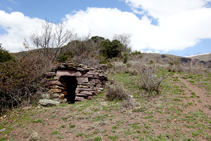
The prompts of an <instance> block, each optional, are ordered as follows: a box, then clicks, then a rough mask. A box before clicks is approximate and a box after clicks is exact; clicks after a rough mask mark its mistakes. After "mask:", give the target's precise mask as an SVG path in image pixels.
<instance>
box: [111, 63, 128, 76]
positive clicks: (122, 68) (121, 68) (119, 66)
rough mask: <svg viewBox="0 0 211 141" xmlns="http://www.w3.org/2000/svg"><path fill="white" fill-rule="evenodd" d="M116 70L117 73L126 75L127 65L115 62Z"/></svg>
mask: <svg viewBox="0 0 211 141" xmlns="http://www.w3.org/2000/svg"><path fill="white" fill-rule="evenodd" d="M114 68H115V71H116V72H117V73H125V71H126V69H127V65H126V64H123V63H122V62H115V63H114Z"/></svg>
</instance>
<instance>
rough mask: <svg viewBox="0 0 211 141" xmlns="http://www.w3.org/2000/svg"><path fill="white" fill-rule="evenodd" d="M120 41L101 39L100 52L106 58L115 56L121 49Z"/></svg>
mask: <svg viewBox="0 0 211 141" xmlns="http://www.w3.org/2000/svg"><path fill="white" fill-rule="evenodd" d="M121 46H122V45H121V43H120V41H118V40H113V41H112V42H111V41H110V40H108V39H107V40H105V41H102V47H103V49H102V52H103V54H104V55H105V56H106V57H107V58H113V57H117V56H118V55H119V53H120V50H121Z"/></svg>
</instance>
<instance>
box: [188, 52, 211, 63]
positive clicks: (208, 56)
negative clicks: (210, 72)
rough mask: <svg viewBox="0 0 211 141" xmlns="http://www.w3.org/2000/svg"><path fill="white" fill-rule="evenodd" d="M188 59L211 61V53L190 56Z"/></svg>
mask: <svg viewBox="0 0 211 141" xmlns="http://www.w3.org/2000/svg"><path fill="white" fill-rule="evenodd" d="M186 58H191V59H198V60H200V61H205V62H207V61H211V53H205V54H198V55H193V56H188V57H186Z"/></svg>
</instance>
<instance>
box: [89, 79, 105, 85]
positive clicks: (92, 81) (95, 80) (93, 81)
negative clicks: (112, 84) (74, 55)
mask: <svg viewBox="0 0 211 141" xmlns="http://www.w3.org/2000/svg"><path fill="white" fill-rule="evenodd" d="M89 83H97V84H102V82H101V81H100V80H99V79H92V80H91V81H89Z"/></svg>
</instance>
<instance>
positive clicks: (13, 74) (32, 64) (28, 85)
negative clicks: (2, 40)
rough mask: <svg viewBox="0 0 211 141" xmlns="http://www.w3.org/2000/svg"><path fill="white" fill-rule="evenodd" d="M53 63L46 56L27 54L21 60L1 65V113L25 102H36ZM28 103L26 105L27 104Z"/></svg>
mask: <svg viewBox="0 0 211 141" xmlns="http://www.w3.org/2000/svg"><path fill="white" fill-rule="evenodd" d="M50 65H51V61H49V58H46V57H45V56H44V55H40V54H33V53H30V52H29V53H26V54H25V55H24V56H23V57H22V58H21V59H18V60H16V61H9V62H6V63H1V64H0V105H1V107H0V112H3V111H5V110H6V109H8V108H12V107H14V106H18V105H19V104H21V103H22V102H24V101H27V103H31V104H33V103H32V102H34V100H35V99H36V98H37V96H36V95H34V94H35V92H36V91H37V90H38V88H41V87H40V86H41V85H40V84H41V80H42V78H43V77H42V76H44V75H43V74H44V73H45V72H46V71H47V70H48V69H50ZM27 103H26V104H27Z"/></svg>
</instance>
